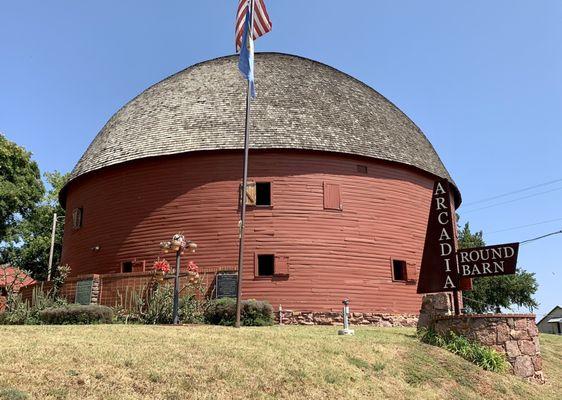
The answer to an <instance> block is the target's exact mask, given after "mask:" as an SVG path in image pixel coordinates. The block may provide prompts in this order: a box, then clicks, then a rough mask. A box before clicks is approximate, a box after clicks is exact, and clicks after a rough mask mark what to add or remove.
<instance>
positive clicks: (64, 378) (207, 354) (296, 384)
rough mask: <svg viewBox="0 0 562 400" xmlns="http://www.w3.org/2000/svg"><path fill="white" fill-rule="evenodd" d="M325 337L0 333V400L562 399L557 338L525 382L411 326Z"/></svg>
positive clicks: (70, 329)
mask: <svg viewBox="0 0 562 400" xmlns="http://www.w3.org/2000/svg"><path fill="white" fill-rule="evenodd" d="M336 331H337V328H333V327H278V326H274V327H267V328H243V329H240V330H236V329H234V328H226V327H213V326H189V327H166V326H140V325H139V326H135V325H98V326H57V327H55V326H19V327H14V326H9V327H5V326H3V327H0V334H1V336H2V341H3V345H4V347H3V351H2V353H0V399H18V398H29V399H84V400H86V399H190V398H194V399H233V398H234V399H237V398H239V399H277V398H285V399H303V398H307V399H325V398H336V397H339V398H357V399H362V398H393V399H411V398H416V399H443V398H451V399H453V398H454V399H476V398H482V397H486V398H488V399H496V398H497V399H499V398H502V399H505V398H510V399H529V398H541V399H559V398H562V391H561V389H562V388H561V387H560V385H559V384H557V383H556V381H557V382H561V381H562V370H561V367H560V366H559V365H560V362H559V361H560V357H561V354H562V338H558V337H548V338H546V337H544V336H543V337H541V339H543V353H544V355H545V369H546V372H547V374H548V375H549V378H551V379H550V382H552V383H549V384H547V385H545V386H537V385H532V384H529V383H527V382H524V381H522V380H520V379H517V378H515V377H513V376H509V375H503V374H494V373H490V372H485V371H483V370H481V369H480V368H478V367H476V366H474V365H472V364H470V363H468V362H467V361H465V360H463V359H461V358H460V357H457V356H454V355H452V354H450V353H448V352H447V351H445V350H442V349H439V348H435V347H432V346H428V345H425V344H422V343H420V342H419V341H417V339H416V338H415V335H414V331H413V330H411V329H376V328H357V329H356V336H354V337H341V336H337V335H336ZM551 375H552V376H551ZM4 393H8V394H4ZM9 393H13V396H18V395H19V396H24V397H9V396H12V394H9Z"/></svg>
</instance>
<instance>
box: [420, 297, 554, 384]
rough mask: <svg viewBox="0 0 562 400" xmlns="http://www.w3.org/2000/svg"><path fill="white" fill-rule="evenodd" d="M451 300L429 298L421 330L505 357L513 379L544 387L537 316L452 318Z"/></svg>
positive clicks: (424, 300)
mask: <svg viewBox="0 0 562 400" xmlns="http://www.w3.org/2000/svg"><path fill="white" fill-rule="evenodd" d="M451 314H452V309H451V304H450V301H449V300H448V296H446V295H445V294H444V293H440V294H431V295H426V296H424V298H423V301H422V308H421V310H420V318H419V322H418V329H420V328H432V329H434V330H435V331H436V332H437V333H438V334H440V335H446V334H447V333H449V332H454V333H456V334H457V335H462V336H464V337H466V338H467V339H469V340H471V341H474V342H478V343H481V344H483V345H485V346H489V347H491V348H493V349H495V350H496V351H498V352H500V353H502V354H505V356H506V358H507V361H508V362H509V364H510V366H511V372H512V373H513V374H514V375H517V376H520V377H522V378H526V379H529V380H534V381H536V382H540V383H543V382H544V375H543V371H542V357H541V353H540V344H539V330H538V329H537V325H536V323H535V315H534V314H473V315H451Z"/></svg>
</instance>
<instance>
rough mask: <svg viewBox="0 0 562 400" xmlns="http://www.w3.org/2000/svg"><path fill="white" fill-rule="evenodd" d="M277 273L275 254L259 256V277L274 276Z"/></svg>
mask: <svg viewBox="0 0 562 400" xmlns="http://www.w3.org/2000/svg"><path fill="white" fill-rule="evenodd" d="M274 271H275V256H274V255H273V254H260V255H258V276H272V275H273V272H274Z"/></svg>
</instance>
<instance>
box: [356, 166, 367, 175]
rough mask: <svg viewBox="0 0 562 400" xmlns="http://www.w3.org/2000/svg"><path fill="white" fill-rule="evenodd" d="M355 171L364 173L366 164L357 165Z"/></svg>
mask: <svg viewBox="0 0 562 400" xmlns="http://www.w3.org/2000/svg"><path fill="white" fill-rule="evenodd" d="M357 172H360V173H362V174H366V173H367V166H366V165H359V164H358V165H357Z"/></svg>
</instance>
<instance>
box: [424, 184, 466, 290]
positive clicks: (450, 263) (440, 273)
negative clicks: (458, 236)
mask: <svg viewBox="0 0 562 400" xmlns="http://www.w3.org/2000/svg"><path fill="white" fill-rule="evenodd" d="M454 215H455V214H454V210H453V208H452V207H451V189H450V186H449V182H448V181H447V180H439V181H437V182H435V185H434V187H433V192H432V195H431V208H430V209H429V220H428V223H427V231H426V234H425V245H424V248H423V256H422V262H421V267H420V276H419V279H418V293H436V292H450V291H452V290H455V289H459V287H458V286H459V272H458V268H457V257H456V250H457V249H456V243H455V225H454V224H455V219H454Z"/></svg>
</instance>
